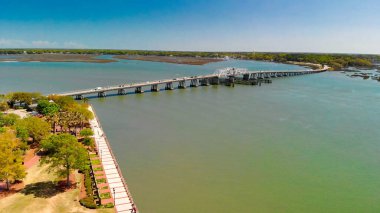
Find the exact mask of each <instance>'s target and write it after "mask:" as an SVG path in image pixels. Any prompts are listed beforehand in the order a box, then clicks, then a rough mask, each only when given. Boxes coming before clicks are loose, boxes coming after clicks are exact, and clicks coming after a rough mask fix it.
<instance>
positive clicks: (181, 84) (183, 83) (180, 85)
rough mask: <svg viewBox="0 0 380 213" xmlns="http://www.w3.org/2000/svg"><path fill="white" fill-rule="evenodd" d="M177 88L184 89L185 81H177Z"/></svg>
mask: <svg viewBox="0 0 380 213" xmlns="http://www.w3.org/2000/svg"><path fill="white" fill-rule="evenodd" d="M178 89H186V81H179V82H178Z"/></svg>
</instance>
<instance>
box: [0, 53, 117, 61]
mask: <svg viewBox="0 0 380 213" xmlns="http://www.w3.org/2000/svg"><path fill="white" fill-rule="evenodd" d="M7 56H10V57H4V58H0V62H4V63H11V62H85V63H111V62H117V60H113V59H100V58H96V57H97V56H99V55H98V54H64V53H62V54H61V53H54V54H48V53H44V54H13V55H7Z"/></svg>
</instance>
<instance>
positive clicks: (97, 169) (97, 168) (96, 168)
mask: <svg viewBox="0 0 380 213" xmlns="http://www.w3.org/2000/svg"><path fill="white" fill-rule="evenodd" d="M93 170H94V172H96V171H103V168H102V167H101V166H100V167H95V168H93Z"/></svg>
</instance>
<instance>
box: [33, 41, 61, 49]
mask: <svg viewBox="0 0 380 213" xmlns="http://www.w3.org/2000/svg"><path fill="white" fill-rule="evenodd" d="M31 46H32V47H38V48H39V47H57V46H58V43H57V42H55V41H53V42H51V41H41V40H40V41H32V42H31Z"/></svg>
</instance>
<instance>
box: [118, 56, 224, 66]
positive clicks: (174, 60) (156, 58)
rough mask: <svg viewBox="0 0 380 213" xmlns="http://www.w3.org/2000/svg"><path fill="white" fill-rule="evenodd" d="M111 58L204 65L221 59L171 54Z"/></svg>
mask: <svg viewBox="0 0 380 213" xmlns="http://www.w3.org/2000/svg"><path fill="white" fill-rule="evenodd" d="M113 58H117V59H127V60H139V61H154V62H165V63H172V64H188V65H204V64H208V63H212V62H218V61H223V59H220V58H197V57H173V56H154V55H147V56H144V55H139V56H136V55H115V56H113Z"/></svg>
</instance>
